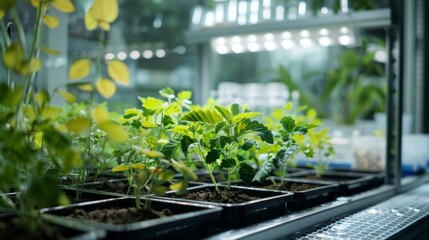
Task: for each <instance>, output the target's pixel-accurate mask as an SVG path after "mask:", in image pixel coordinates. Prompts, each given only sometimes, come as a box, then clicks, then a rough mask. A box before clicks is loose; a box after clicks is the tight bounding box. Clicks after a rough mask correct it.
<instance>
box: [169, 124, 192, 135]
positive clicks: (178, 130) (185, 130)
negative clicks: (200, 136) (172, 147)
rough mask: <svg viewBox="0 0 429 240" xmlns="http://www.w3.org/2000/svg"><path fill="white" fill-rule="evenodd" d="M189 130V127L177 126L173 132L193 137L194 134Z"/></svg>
mask: <svg viewBox="0 0 429 240" xmlns="http://www.w3.org/2000/svg"><path fill="white" fill-rule="evenodd" d="M188 129H189V127H188V126H181V125H179V126H175V127H174V128H173V132H176V133H180V134H183V135H187V136H190V137H191V135H192V133H191V132H190V131H189V130H188Z"/></svg>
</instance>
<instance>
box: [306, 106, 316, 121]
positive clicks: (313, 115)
mask: <svg viewBox="0 0 429 240" xmlns="http://www.w3.org/2000/svg"><path fill="white" fill-rule="evenodd" d="M316 116H317V111H316V110H315V109H314V108H310V109H308V111H307V117H308V118H310V119H313V118H316Z"/></svg>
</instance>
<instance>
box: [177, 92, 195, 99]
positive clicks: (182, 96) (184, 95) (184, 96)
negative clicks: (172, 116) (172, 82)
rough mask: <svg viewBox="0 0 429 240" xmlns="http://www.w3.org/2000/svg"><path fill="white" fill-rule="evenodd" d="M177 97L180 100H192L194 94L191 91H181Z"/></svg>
mask: <svg viewBox="0 0 429 240" xmlns="http://www.w3.org/2000/svg"><path fill="white" fill-rule="evenodd" d="M177 97H178V98H180V99H191V97H192V92H191V91H180V92H179V93H178V94H177Z"/></svg>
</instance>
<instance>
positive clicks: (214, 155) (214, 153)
mask: <svg viewBox="0 0 429 240" xmlns="http://www.w3.org/2000/svg"><path fill="white" fill-rule="evenodd" d="M219 157H220V152H219V151H218V150H216V149H213V150H210V152H208V153H207V155H206V163H207V164H212V163H214V162H216V160H218V159H219Z"/></svg>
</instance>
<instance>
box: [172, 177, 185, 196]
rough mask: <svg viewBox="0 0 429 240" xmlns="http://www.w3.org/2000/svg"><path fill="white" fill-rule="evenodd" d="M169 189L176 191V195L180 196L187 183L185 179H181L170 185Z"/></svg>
mask: <svg viewBox="0 0 429 240" xmlns="http://www.w3.org/2000/svg"><path fill="white" fill-rule="evenodd" d="M170 189H171V190H174V191H177V192H176V194H178V195H182V194H184V193H185V192H186V190H187V189H188V182H187V181H186V180H185V179H182V180H180V181H178V182H176V183H174V184H171V185H170Z"/></svg>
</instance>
